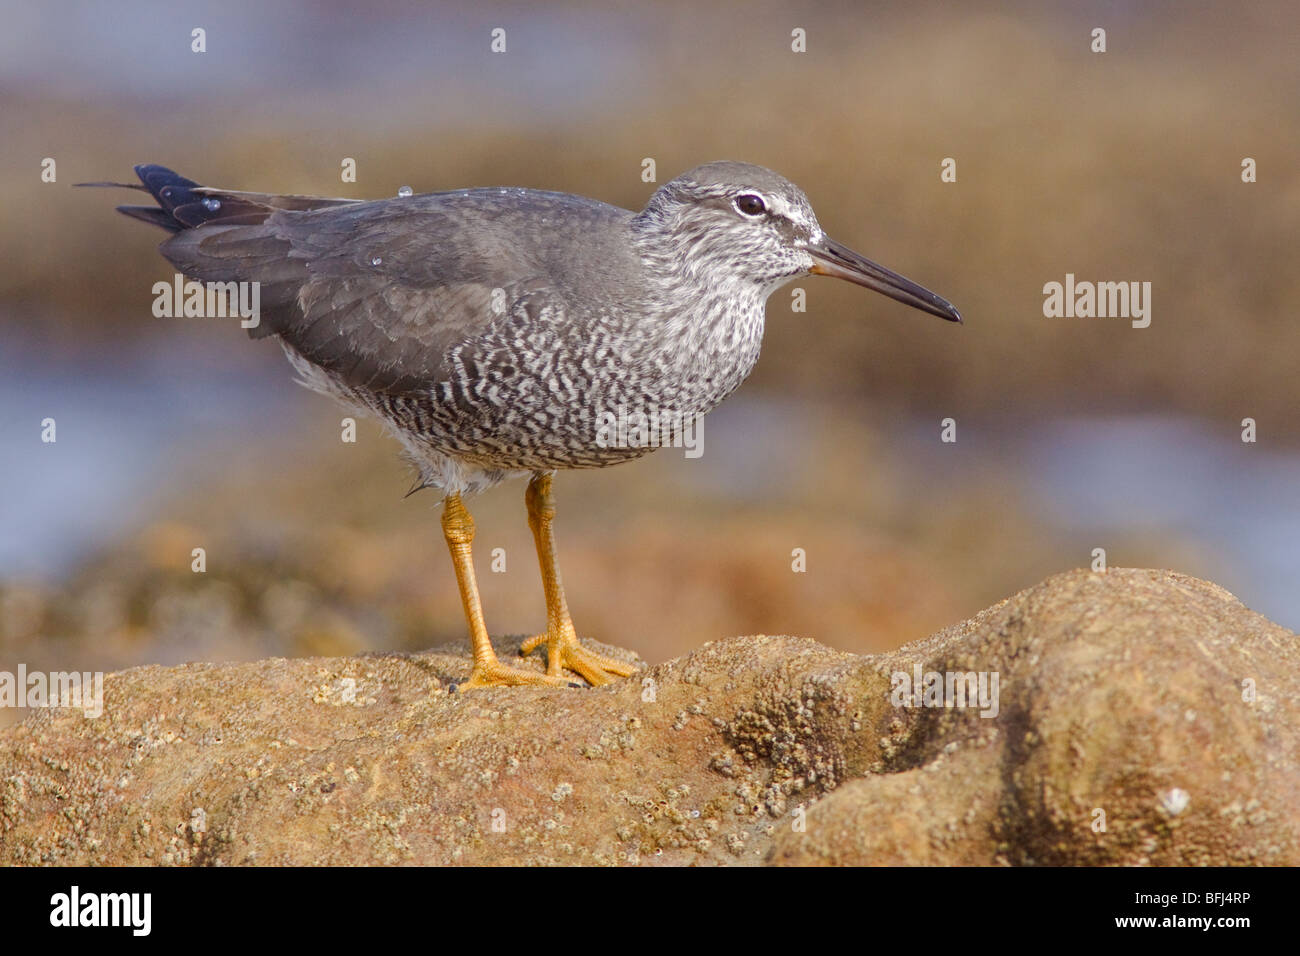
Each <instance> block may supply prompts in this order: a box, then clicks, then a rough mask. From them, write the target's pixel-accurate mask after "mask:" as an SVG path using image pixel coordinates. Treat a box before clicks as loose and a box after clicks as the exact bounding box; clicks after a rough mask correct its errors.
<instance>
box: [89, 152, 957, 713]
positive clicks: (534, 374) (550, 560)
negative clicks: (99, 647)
mask: <svg viewBox="0 0 1300 956" xmlns="http://www.w3.org/2000/svg"><path fill="white" fill-rule="evenodd" d="M135 172H136V175H137V176H138V178H139V180H140V182H139V183H138V184H137V183H84V184H78V185H86V186H122V187H126V188H131V189H137V190H142V191H144V192H147V193H148V195H149V196H150V197H151V199H152V200H153V202H152V203H151V204H147V205H128V206H119V207H117V208H118V210H119V211H120V212H122V213H124V214H126V215H127V216H130V217H132V218H135V219H139V220H142V221H144V222H146V223H149V224H151V225H154V226H159V227H161V228H162V229H164V230H166V231H167V232H168V233H170V234H171V235H170V236H169V237H168V238H167V239H166V240H165V241H164V242H162V244H161V245H160V246H159V251H160V252H161V253H162V255H163V257H164V258H166V259H167V261H168V262H170V263H171V264H172V265H173V266H175V268H176V269H177V270H179V272H180V273H181V274H183V275H184V276H186V277H187V278H188V279H190V280H199V281H207V282H219V283H229V282H244V283H254V284H256V287H257V288H258V289H259V300H260V307H259V314H258V316H257V319H256V324H255V325H254V326H253V327H251V328H249V329H248V334H249V335H250V336H251V337H253V338H273V339H277V340H278V341H279V344H280V346H281V348H282V349H283V350H284V353H285V355H286V357H287V358H288V360H289V363H290V364H291V366H292V367H293V368H294V370H295V371H296V372H297V374H298V376H299V380H300V381H301V383H302V384H304V385H306V386H307V387H309V388H311V389H313V390H315V391H318V392H321V393H323V394H326V395H328V396H331V397H332V398H334V399H336V400H337V401H338V402H340V403H341V404H342V405H344V406H345V407H347V408H348V409H351V410H354V411H357V412H360V413H362V414H369V415H371V416H374V417H376V418H378V419H379V421H381V422H382V423H383V424H384V425H385V426H386V427H387V429H388V430H389V431H390V432H391V434H392V435H393V436H395V438H396V439H397V441H398V442H399V443H400V444H401V446H402V447H403V448H404V450H405V453H406V456H407V457H408V458H409V459H410V461H411V462H412V463H413V464H414V465H415V468H416V470H417V474H418V478H417V483H416V489H419V488H434V489H437V490H439V491H441V493H442V495H443V497H442V500H441V503H442V532H443V536H444V538H445V540H446V544H447V547H448V550H449V552H450V554H451V559H452V565H453V567H454V570H455V574H456V580H457V585H458V588H459V591H460V598H461V603H462V606H463V609H464V613H465V619H466V624H467V627H468V632H469V640H470V646H471V649H472V657H473V662H472V667H471V671H470V676H469V678H468V680H466V681H464V682H463V683H461V684H460V685H459V686H458V687H457V689H458V690H470V689H473V688H481V687H493V686H519V685H556V686H566V685H567V686H577V687H581V686H582V685H581V684H579V683H577V681H576V680H575V676H574V675H576V677H578V678H582V679H584V680H585V681H586V682H587V683H588V684H590V685H592V686H600V685H604V684H608V683H611V682H613V681H615V680H617V679H620V678H627V677H630V676H632V675H633V674H634V673H635V672H636V671H635V669H634V668H633V667H632V666H631V665H629V664H627V663H626V662H623V661H619V660H614V659H612V658H610V657H607V656H605V655H601V654H598V653H596V652H594V651H592V650H591V649H589V648H588V647H586V646H585V645H584V644H583V643H582V642H581V641H580V640H579V638H578V635H577V631H576V629H575V628H574V625H573V621H572V619H571V616H570V614H569V610H568V605H567V602H566V600H565V592H564V586H563V584H562V581H561V576H560V569H559V564H558V560H557V556H556V544H555V534H554V520H555V514H556V505H555V497H554V493H553V480H554V477H555V475H556V474H557V472H559V471H561V470H568V469H585V468H602V467H606V466H610V465H615V464H619V463H621V462H625V461H630V460H632V459H635V458H639V457H641V456H642V455H644V454H647V453H648V452H650V451H652V450H653V449H654V447H655V446H654V445H653V444H651V443H648V442H645V441H641V442H634V441H610V440H609V434H608V433H607V432H606V433H604V434H602V427H603V426H605V425H607V424H608V422H609V421H610V420H611V419H610V416H611V415H614V414H624V415H628V414H632V413H635V412H636V411H642V412H644V411H646V410H651V409H671V410H672V412H673V414H674V415H675V416H679V417H680V420H681V421H690V420H694V419H692V418H691V417H692V416H694V417H695V418H696V419H697V418H698V416H701V415H703V414H705V413H707V412H708V411H709V410H711V409H712V408H714V407H715V406H717V405H718V403H720V402H721V401H722V400H723V399H725V398H726V397H727V396H728V395H730V394H731V393H732V392H733V391H735V389H736V388H737V387H738V386H739V385H740V384H741V383H742V382H743V381H744V380H745V379H746V377H748V375H749V374H750V372H751V370H752V369H753V368H754V366H755V363H756V362H757V361H758V357H759V349H760V345H761V343H762V338H763V328H764V318H765V308H766V302H767V299H768V297H769V296H770V295H771V294H772V293H773V292H774V291H776V290H777V289H778V288H780V287H781V286H783V285H785V284H787V283H789V282H790V281H792V280H794V279H798V278H801V277H804V276H809V275H823V276H831V277H834V278H838V279H843V280H847V281H849V282H851V283H855V284H857V285H860V286H863V287H865V288H867V289H871V290H874V291H876V292H880V293H883V294H884V295H886V296H889V297H890V298H893V299H895V300H897V301H899V302H902V303H904V304H906V305H908V306H911V307H913V308H915V309H918V310H920V311H922V312H926V313H930V314H932V315H935V316H938V317H939V318H941V319H945V320H948V321H951V322H958V323H959V322H961V315H960V314H959V313H958V311H957V309H956V308H954V307H953V305H952V304H951V303H949V302H948V301H947V300H945V299H943V298H941V297H940V296H938V295H936V294H934V293H933V292H930V291H929V290H928V289H925V288H923V287H922V286H920V285H918V284H916V283H915V282H912V281H911V280H910V279H906V278H904V277H903V276H901V275H898V274H897V273H895V272H891V271H890V270H888V269H886V268H884V267H883V266H881V265H878V264H877V263H875V262H873V261H871V260H870V259H867V258H866V257H864V256H862V255H860V254H858V253H856V252H854V251H853V250H852V249H850V248H849V247H848V246H845V245H843V244H841V243H839V242H837V241H835V240H833V239H831V238H830V237H829V236H827V235H826V233H825V232H824V231H823V230H822V227H821V225H820V224H819V223H818V220H817V217H816V215H815V214H814V212H813V208H812V205H811V203H810V202H809V200H808V197H807V196H806V195H805V194H804V192H803V190H801V189H800V188H799V187H798V186H796V185H795V184H794V183H792V182H790V181H789V180H788V179H786V178H785V177H783V176H781V175H780V174H778V173H776V172H773V171H772V170H770V169H767V168H765V167H762V166H756V165H752V164H749V163H742V162H733V161H720V162H710V163H705V164H704V165H701V166H697V167H695V168H694V169H691V170H689V171H687V172H685V173H682V174H681V175H679V176H677V177H676V178H674V179H672V180H670V181H668V182H665V183H664V184H663V185H661V186H660V187H658V188H657V189H656V190H655V191H654V193H653V194H652V195H651V196H650V199H649V201H648V202H647V203H646V205H645V208H643V209H642V210H640V211H639V212H637V211H633V210H629V209H624V208H621V207H618V206H614V205H609V204H606V203H603V202H599V201H597V200H594V199H588V198H585V197H582V196H577V195H572V194H568V193H561V192H550V191H544V190H536V189H524V188H517V187H488V188H472V189H460V190H453V191H444V192H432V193H424V194H418V195H416V194H413V193H412V191H411V190H410V189H409V188H408V187H403V188H402V189H401V190H399V192H398V195H397V196H395V197H389V198H385V199H376V200H357V199H329V198H323V197H315V196H298V195H276V194H270V193H258V192H249V191H244V190H234V189H219V188H214V187H206V186H201V185H199V184H198V183H197V182H195V181H193V180H190V179H186V178H184V177H183V176H180V175H178V174H177V173H175V172H173V171H172V170H170V169H167V168H166V167H163V166H159V165H153V164H142V165H139V166H136V167H135ZM616 410H617V411H616ZM628 410H632V411H631V412H629V411H628ZM508 479H526V480H527V484H526V487H525V494H524V499H525V506H526V511H527V516H528V524H529V527H530V529H531V531H532V535H533V539H534V542H535V544H536V549H537V558H538V563H539V566H540V569H541V576H542V583H543V591H544V595H545V601H546V621H547V623H546V630H545V631H542V632H540V633H539V634H537V635H536V636H534V637H531V638H529V639H528V640H526V641H524V642H523V644H522V645H521V647H520V653H521V654H522V655H527V654H529V653H531V652H533V651H534V650H536V649H537V648H538V647H540V646H542V645H545V647H546V655H547V662H546V668H545V671H538V670H534V669H528V668H523V667H517V666H513V665H511V664H508V663H506V662H504V661H502V660H500V659H499V658H498V656H497V654H496V652H495V651H494V650H493V647H492V643H491V640H490V638H489V635H488V630H487V626H486V624H485V620H484V616H483V609H482V604H481V602H480V599H479V593H478V587H477V584H476V579H475V576H474V563H473V555H472V544H473V541H474V534H475V526H474V520H473V518H472V516H471V515H470V513H469V510H468V509H467V508H466V506H465V499H466V498H468V497H470V496H472V495H475V494H478V493H481V492H483V491H485V490H486V489H488V488H490V487H492V486H494V485H496V484H498V483H500V482H502V481H505V480H508Z"/></svg>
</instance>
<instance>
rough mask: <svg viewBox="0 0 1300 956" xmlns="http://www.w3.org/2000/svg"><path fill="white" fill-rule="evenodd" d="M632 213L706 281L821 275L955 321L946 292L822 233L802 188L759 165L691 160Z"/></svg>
mask: <svg viewBox="0 0 1300 956" xmlns="http://www.w3.org/2000/svg"><path fill="white" fill-rule="evenodd" d="M634 221H635V223H636V224H637V226H638V227H639V229H640V230H641V232H642V234H643V235H644V236H648V237H650V238H651V240H652V241H653V242H654V243H655V244H656V245H659V246H660V247H661V248H662V249H664V250H665V253H666V255H667V256H668V257H669V258H671V259H672V260H673V263H672V264H673V265H674V266H675V267H676V268H677V269H684V270H685V271H686V272H687V273H688V274H689V275H690V276H691V278H693V279H695V280H696V281H698V282H702V283H704V284H705V285H707V286H711V287H712V286H733V287H736V288H739V289H747V290H749V291H751V292H754V293H756V294H758V295H760V296H761V297H762V298H764V299H766V298H767V296H768V295H770V294H771V293H772V292H774V291H775V290H776V289H777V288H779V287H780V286H782V285H784V284H785V283H786V282H789V281H790V280H791V279H795V278H798V277H800V276H806V275H827V276H833V277H835V278H837V279H845V280H847V281H849V282H853V283H856V284H857V285H861V286H865V287H866V288H868V289H873V290H875V291H876V292H881V293H883V294H885V295H887V296H889V297H890V298H891V299H897V300H898V301H899V302H903V303H905V304H907V305H910V306H912V307H913V308H916V309H920V310H922V311H924V312H929V313H930V314H932V315H937V316H939V317H940V318H943V319H947V320H949V321H952V322H960V321H961V316H960V315H959V314H958V312H957V310H956V309H955V308H954V307H953V306H952V305H951V304H950V303H949V302H948V301H947V300H945V299H943V298H941V297H940V296H937V295H935V294H934V293H933V292H931V291H929V290H928V289H925V288H923V287H922V286H919V285H917V284H916V283H915V282H912V281H911V280H910V279H906V278H904V277H903V276H901V275H898V274H897V273H896V272H891V271H890V270H889V269H886V268H885V267H884V266H881V265H878V264H877V263H875V262H872V261H871V260H870V259H868V258H866V257H865V256H862V255H859V254H858V253H856V252H854V251H853V250H852V249H850V248H848V247H847V246H845V245H843V244H842V243H839V242H836V241H835V240H834V239H831V238H830V237H829V236H827V235H826V233H825V232H824V231H823V230H822V227H821V225H820V224H819V223H818V222H817V215H816V214H815V213H814V212H813V209H812V204H811V203H809V202H808V197H807V196H805V195H804V193H803V190H802V189H800V188H799V187H798V186H796V185H795V184H794V183H792V182H790V181H789V180H788V179H786V178H785V177H783V176H781V175H779V174H777V173H774V172H772V170H770V169H765V168H763V167H762V166H754V165H751V164H749V163H734V162H716V163H706V164H705V165H703V166H697V167H695V168H694V169H692V170H690V171H689V172H686V173H683V174H682V175H680V176H678V177H677V178H676V179H673V180H671V181H670V182H667V183H665V184H664V185H663V186H661V187H660V188H659V189H658V190H657V191H656V192H655V194H654V195H653V196H652V197H650V202H649V203H647V204H646V207H645V209H643V210H642V211H641V212H640V213H639V214H638V215H637V216H636V217H635V220H634Z"/></svg>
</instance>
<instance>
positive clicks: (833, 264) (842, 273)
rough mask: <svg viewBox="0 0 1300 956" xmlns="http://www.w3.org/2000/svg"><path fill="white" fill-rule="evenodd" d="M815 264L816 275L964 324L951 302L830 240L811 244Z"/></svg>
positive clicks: (810, 248) (810, 249) (813, 268)
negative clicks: (838, 280) (847, 282)
mask: <svg viewBox="0 0 1300 956" xmlns="http://www.w3.org/2000/svg"><path fill="white" fill-rule="evenodd" d="M808 251H809V252H810V253H812V257H813V259H814V260H815V264H814V265H813V267H812V271H813V273H814V274H815V275H822V276H834V277H835V278H836V279H846V280H848V281H849V282H852V283H855V284H857V285H860V286H865V287H866V288H868V289H872V290H874V291H876V292H881V293H884V294H885V295H887V296H889V297H890V298H891V299H897V300H898V301H899V302H902V303H903V304H904V305H910V306H911V307H912V308H914V309H920V310H921V311H922V312H929V313H930V314H931V315H937V316H938V317H939V318H941V319H947V320H948V321H949V322H960V321H961V313H959V312H958V311H957V309H956V308H955V307H954V306H953V304H952V303H951V302H949V301H948V300H947V299H945V298H943V297H941V296H937V295H935V294H934V293H933V292H931V291H930V290H929V289H927V288H925V287H924V286H919V285H917V284H916V283H915V282H913V281H912V280H911V279H906V278H904V277H903V276H900V275H899V274H898V273H897V272H891V271H889V270H888V269H886V268H885V267H884V266H882V265H877V264H876V263H874V262H872V261H871V260H870V259H868V258H867V257H866V256H861V255H858V254H857V253H856V252H854V251H853V250H852V249H850V248H849V247H848V246H846V245H843V244H842V243H838V242H836V241H835V240H834V239H831V238H826V239H824V240H822V242H820V243H818V244H817V245H810V246H809V247H808Z"/></svg>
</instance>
